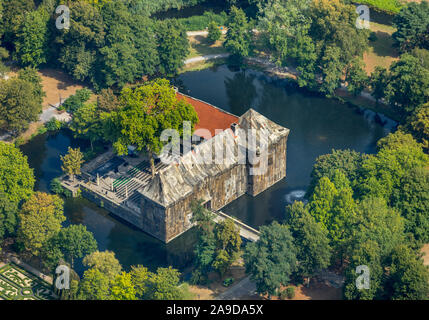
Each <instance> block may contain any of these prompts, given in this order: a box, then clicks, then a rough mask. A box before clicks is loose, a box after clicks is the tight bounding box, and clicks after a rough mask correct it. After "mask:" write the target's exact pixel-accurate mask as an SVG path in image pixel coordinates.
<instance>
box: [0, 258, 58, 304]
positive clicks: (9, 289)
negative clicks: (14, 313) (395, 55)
mask: <svg viewBox="0 0 429 320" xmlns="http://www.w3.org/2000/svg"><path fill="white" fill-rule="evenodd" d="M53 299H55V294H54V293H53V292H52V290H51V289H50V285H49V284H48V283H46V282H45V281H43V280H42V279H40V278H38V277H36V276H35V275H33V274H31V273H29V272H27V271H25V270H23V269H21V268H20V267H18V266H17V265H16V264H14V263H10V264H7V265H5V266H3V267H1V268H0V300H53Z"/></svg>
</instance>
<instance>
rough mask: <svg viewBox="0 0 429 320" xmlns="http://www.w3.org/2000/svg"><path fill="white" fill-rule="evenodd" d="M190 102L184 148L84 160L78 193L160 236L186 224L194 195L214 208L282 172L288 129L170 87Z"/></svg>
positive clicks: (276, 178)
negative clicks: (190, 125) (163, 155)
mask: <svg viewBox="0 0 429 320" xmlns="http://www.w3.org/2000/svg"><path fill="white" fill-rule="evenodd" d="M177 98H178V99H185V100H186V101H187V102H189V103H190V104H191V105H192V106H193V107H194V108H195V110H196V112H197V114H198V117H199V122H198V124H197V125H196V126H195V132H194V137H193V138H196V140H200V142H199V143H195V144H193V145H192V149H191V151H189V152H186V153H184V154H181V155H180V156H179V157H178V158H177V159H176V160H175V161H173V162H171V163H169V164H166V163H165V162H163V161H160V162H159V163H157V165H156V173H155V175H154V176H152V175H151V172H150V165H149V164H148V163H147V161H146V162H144V161H143V162H140V163H138V162H139V161H140V160H138V159H134V158H132V157H125V158H121V159H119V157H117V156H115V155H114V154H113V153H110V155H109V156H107V155H103V156H102V157H99V158H98V159H96V160H94V161H93V162H91V163H90V164H88V165H86V166H85V167H84V168H83V172H84V174H83V177H84V179H82V180H81V182H80V186H79V187H80V189H81V191H82V194H83V195H84V196H85V197H88V198H89V199H91V200H92V201H95V202H96V203H98V204H99V205H102V206H103V207H105V208H106V209H108V210H109V211H111V212H112V213H113V214H115V215H118V216H120V217H121V218H123V219H124V220H126V221H128V222H130V223H132V224H133V225H135V226H137V227H138V228H140V229H142V230H143V231H145V232H147V233H149V234H151V235H152V236H154V237H156V238H158V239H160V240H161V241H164V242H166V243H167V242H169V241H171V240H172V239H174V238H176V237H177V236H179V235H181V234H182V233H184V232H186V231H187V230H188V229H190V228H191V227H192V226H193V224H192V222H191V218H192V209H191V205H192V203H193V202H194V201H198V200H202V201H203V204H204V206H205V207H206V208H207V209H210V210H212V211H214V212H216V211H217V210H220V209H221V208H222V207H224V206H225V205H227V204H229V203H230V202H232V201H234V200H236V199H237V198H239V197H240V196H242V195H244V194H246V193H247V194H249V195H251V196H256V195H257V194H259V193H261V192H263V191H264V190H266V189H267V188H269V187H271V186H272V185H274V184H275V183H277V182H278V181H280V180H282V179H283V178H284V177H285V176H286V146H287V139H288V135H289V132H290V130H289V129H287V128H284V127H282V126H280V125H278V124H276V123H274V122H273V121H271V120H269V119H267V118H266V117H264V116H263V115H261V114H260V113H258V112H256V111H255V110H253V109H249V110H248V111H247V112H246V113H245V114H243V115H242V116H240V117H237V116H235V115H232V114H230V113H228V112H226V111H224V110H222V109H219V108H217V107H215V106H212V105H210V104H208V103H206V102H203V101H201V100H198V99H195V98H192V97H189V96H187V95H184V94H181V93H177Z"/></svg>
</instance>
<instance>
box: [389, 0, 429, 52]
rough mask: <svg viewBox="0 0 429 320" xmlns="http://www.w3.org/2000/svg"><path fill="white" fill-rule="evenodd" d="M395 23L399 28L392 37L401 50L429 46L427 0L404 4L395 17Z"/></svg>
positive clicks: (428, 7)
mask: <svg viewBox="0 0 429 320" xmlns="http://www.w3.org/2000/svg"><path fill="white" fill-rule="evenodd" d="M393 25H394V27H395V28H396V29H397V30H396V32H395V33H394V34H393V35H392V37H393V39H394V40H395V44H396V45H397V46H398V47H399V49H400V50H401V51H408V50H411V49H413V48H415V47H420V48H426V49H428V48H429V37H428V30H429V4H428V3H427V2H426V1H421V3H415V2H411V3H409V4H408V5H407V6H404V7H403V8H402V9H401V11H400V12H399V14H397V15H396V16H395V17H394V19H393Z"/></svg>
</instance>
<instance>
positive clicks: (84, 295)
mask: <svg viewBox="0 0 429 320" xmlns="http://www.w3.org/2000/svg"><path fill="white" fill-rule="evenodd" d="M110 281H111V279H110V278H109V277H108V276H107V275H106V274H104V273H103V272H102V271H100V270H99V269H97V268H91V269H88V270H86V271H85V272H84V274H83V278H82V281H81V283H80V285H79V299H81V300H108V299H109V297H110V290H109V289H110Z"/></svg>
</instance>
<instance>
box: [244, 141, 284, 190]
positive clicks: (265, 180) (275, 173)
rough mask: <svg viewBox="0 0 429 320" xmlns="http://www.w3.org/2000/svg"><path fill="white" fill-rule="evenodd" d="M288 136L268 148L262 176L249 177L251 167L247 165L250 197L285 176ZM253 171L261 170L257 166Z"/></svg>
mask: <svg viewBox="0 0 429 320" xmlns="http://www.w3.org/2000/svg"><path fill="white" fill-rule="evenodd" d="M287 139H288V136H284V137H282V138H280V139H279V141H277V143H276V144H273V145H270V146H269V148H268V160H267V162H268V166H267V168H266V170H261V172H264V171H265V173H264V174H260V175H251V174H250V170H251V168H252V166H251V165H250V164H249V165H248V167H247V169H248V172H249V180H248V181H249V184H248V188H247V193H248V194H249V195H251V196H256V195H258V194H259V193H261V192H263V191H265V190H267V189H268V188H269V187H271V186H272V185H274V184H275V183H277V182H278V181H280V180H281V179H283V178H284V177H285V176H286V148H287V147H286V145H287ZM253 168H254V169H262V168H260V167H259V166H258V165H256V166H254V167H253Z"/></svg>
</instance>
